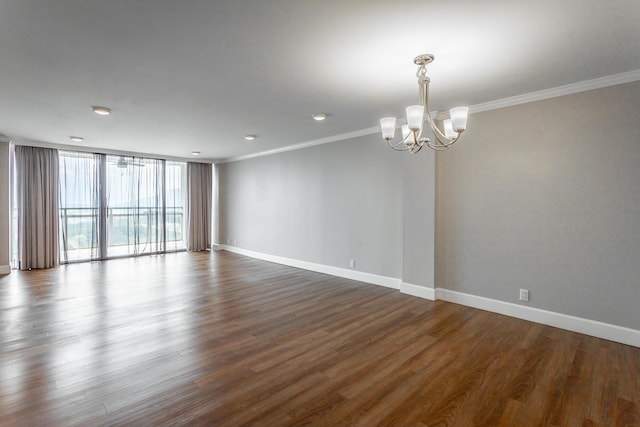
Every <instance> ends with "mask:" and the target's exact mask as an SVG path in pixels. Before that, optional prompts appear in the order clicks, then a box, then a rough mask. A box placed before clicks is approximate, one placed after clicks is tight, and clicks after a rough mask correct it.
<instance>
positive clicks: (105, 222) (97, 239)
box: [60, 151, 186, 262]
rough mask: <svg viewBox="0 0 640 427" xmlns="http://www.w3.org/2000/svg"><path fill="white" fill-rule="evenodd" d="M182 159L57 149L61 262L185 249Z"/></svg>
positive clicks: (184, 170)
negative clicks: (160, 158)
mask: <svg viewBox="0 0 640 427" xmlns="http://www.w3.org/2000/svg"><path fill="white" fill-rule="evenodd" d="M185 181H186V166H185V163H179V162H167V161H164V160H158V159H147V158H139V157H130V156H114V155H104V154H87V153H74V152H65V151H61V152H60V189H61V191H60V194H61V196H60V197H61V200H60V228H61V233H60V235H61V239H60V250H61V254H62V256H61V259H62V261H63V262H68V261H80V260H92V259H105V258H111V257H120V256H135V255H141V254H153V253H162V252H166V251H175V250H182V249H185V248H186V245H185V242H184V237H183V236H185V218H184V215H183V212H184V210H185V209H184V206H185V196H184V195H185V194H186V191H184V190H185Z"/></svg>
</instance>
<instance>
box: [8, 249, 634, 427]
mask: <svg viewBox="0 0 640 427" xmlns="http://www.w3.org/2000/svg"><path fill="white" fill-rule="evenodd" d="M0 345H1V358H0V425H2V426H4V425H8V426H14V425H16V426H23V425H25V426H31V425H43V426H44V425H46V426H70V425H71V426H74V425H78V426H94V425H95V426H101V425H113V426H131V425H136V426H138V425H154V426H165V425H166V426H175V425H189V426H200V425H201V426H211V425H219V426H299V425H317V426H322V425H326V426H342V425H345V426H351V425H354V426H420V427H425V426H435V425H439V426H472V425H473V426H540V425H549V426H618V425H620V426H640V349H639V348H635V347H630V346H626V345H622V344H618V343H613V342H609V341H604V340H600V339H597V338H592V337H588V336H584V335H580V334H575V333H572V332H568V331H563V330H559V329H555V328H551V327H548V326H544V325H540V324H535V323H530V322H526V321H523V320H519V319H513V318H509V317H506V316H501V315H497V314H493V313H489V312H485V311H481V310H476V309H473V308H469V307H464V306H461V305H457V304H451V303H446V302H442V301H436V302H431V301H427V300H423V299H419V298H415V297H411V296H408V295H403V294H400V293H399V292H397V291H395V290H393V289H388V288H384V287H379V286H374V285H368V284H364V283H359V282H356V281H352V280H347V279H341V278H336V277H332V276H327V275H324V274H320V273H314V272H309V271H304V270H299V269H295V268H290V267H286V266H282V265H278V264H273V263H268V262H264V261H259V260H255V259H251V258H247V257H243V256H239V255H235V254H231V253H227V252H202V253H176V254H167V255H162V256H151V257H140V258H135V259H121V260H112V261H105V262H96V263H84V264H71V265H66V266H61V267H59V268H55V269H50V270H34V271H30V272H14V273H12V274H10V275H8V276H0Z"/></svg>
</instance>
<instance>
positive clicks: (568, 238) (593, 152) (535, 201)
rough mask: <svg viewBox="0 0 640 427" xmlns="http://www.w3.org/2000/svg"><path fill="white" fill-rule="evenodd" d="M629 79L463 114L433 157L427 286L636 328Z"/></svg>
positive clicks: (636, 134)
mask: <svg viewBox="0 0 640 427" xmlns="http://www.w3.org/2000/svg"><path fill="white" fill-rule="evenodd" d="M639 118H640V82H634V83H629V84H625V85H620V86H615V87H610V88H604V89H598V90H594V91H589V92H584V93H580V94H574V95H569V96H563V97H558V98H553V99H549V100H545V101H539V102H533V103H529V104H524V105H520V106H515V107H510V108H504V109H499V110H494V111H489V112H483V113H479V114H474V115H472V116H470V118H469V130H468V131H467V133H466V134H465V135H464V139H461V141H460V142H458V145H457V146H456V147H455V148H454V149H452V150H450V151H448V152H446V153H443V154H438V158H437V166H438V168H437V221H436V223H437V231H436V245H437V246H436V247H437V250H436V283H437V286H438V287H443V288H448V289H451V290H456V291H461V292H465V293H469V294H473V295H479V296H483V297H488V298H494V299H497V300H502V301H509V302H516V303H517V302H518V289H519V288H527V289H529V290H530V292H531V294H530V298H531V299H530V302H529V303H527V305H529V306H532V307H539V308H543V309H547V310H551V311H554V312H559V313H565V314H569V315H575V316H579V317H583V318H587V319H593V320H598V321H603V322H606V323H612V324H616V325H622V326H626V327H630V328H634V329H640V316H639V315H638V307H639V306H640V124H639Z"/></svg>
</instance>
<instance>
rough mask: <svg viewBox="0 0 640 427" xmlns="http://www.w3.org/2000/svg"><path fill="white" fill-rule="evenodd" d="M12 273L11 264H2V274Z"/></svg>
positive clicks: (0, 271)
mask: <svg viewBox="0 0 640 427" xmlns="http://www.w3.org/2000/svg"><path fill="white" fill-rule="evenodd" d="M9 273H11V266H10V265H0V274H9Z"/></svg>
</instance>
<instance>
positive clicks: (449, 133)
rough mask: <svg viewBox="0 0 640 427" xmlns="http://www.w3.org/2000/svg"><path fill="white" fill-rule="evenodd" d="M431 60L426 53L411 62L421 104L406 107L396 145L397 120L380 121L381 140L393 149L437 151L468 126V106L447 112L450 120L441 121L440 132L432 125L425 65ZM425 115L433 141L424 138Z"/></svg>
mask: <svg viewBox="0 0 640 427" xmlns="http://www.w3.org/2000/svg"><path fill="white" fill-rule="evenodd" d="M433 59H434V56H433V55H431V54H425V55H419V56H416V58H415V59H414V60H413V62H414V63H415V64H416V65H417V66H418V72H417V73H416V77H417V78H418V88H419V90H420V100H419V102H420V104H419V105H411V106H409V107H407V109H406V111H407V124H406V125H403V126H402V139H401V140H400V141H399V142H393V139H394V136H395V133H396V118H395V117H384V118H382V119H380V128H381V130H382V137H383V138H384V139H385V141H387V143H389V146H390V147H391V148H393V149H394V150H397V151H409V152H411V153H413V154H415V153H417V152H418V151H420V150H421V149H422V147H423V146H425V145H427V146H428V147H429V148H432V149H434V150H437V151H442V150H446V149H447V148H449V147H451V146H452V145H453V144H454V143H455V142H456V141H457V140H458V138H460V134H462V132H464V130H465V129H466V127H467V116H468V115H469V108H468V107H455V108H452V109H451V110H449V118H448V119H446V120H444V121H443V123H442V128H443V130H442V131H441V130H440V129H439V128H438V127H437V126H436V125H435V122H434V121H433V117H432V116H431V110H430V109H429V82H430V79H429V77H427V64H429V63H431V62H433ZM425 115H426V116H427V117H426V118H427V122H428V123H429V127H430V128H431V131H432V132H433V136H434V137H435V141H433V142H432V141H431V140H430V139H429V138H427V137H426V136H424V135H423V130H424V126H423V125H424V119H425V117H424V116H425Z"/></svg>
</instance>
